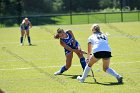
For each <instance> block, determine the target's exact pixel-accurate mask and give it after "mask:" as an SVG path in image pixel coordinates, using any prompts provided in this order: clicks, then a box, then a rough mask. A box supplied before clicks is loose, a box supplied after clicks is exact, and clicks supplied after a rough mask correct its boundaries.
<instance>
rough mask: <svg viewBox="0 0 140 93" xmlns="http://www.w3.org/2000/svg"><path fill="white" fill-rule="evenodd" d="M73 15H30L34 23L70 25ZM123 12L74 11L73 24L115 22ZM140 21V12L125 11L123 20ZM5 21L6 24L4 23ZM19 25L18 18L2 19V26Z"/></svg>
mask: <svg viewBox="0 0 140 93" xmlns="http://www.w3.org/2000/svg"><path fill="white" fill-rule="evenodd" d="M70 18H71V17H70V16H69V15H68V14H64V15H53V16H42V17H29V19H30V21H31V22H32V24H33V25H47V24H57V25H69V24H71V19H70ZM121 21H122V19H121V13H73V15H72V24H90V23H113V22H121ZM134 21H140V13H139V12H124V13H123V22H134ZM2 23H5V24H2ZM5 26H17V19H16V18H13V19H1V22H0V27H5Z"/></svg>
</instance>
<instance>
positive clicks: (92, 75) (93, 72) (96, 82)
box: [82, 50, 97, 83]
mask: <svg viewBox="0 0 140 93" xmlns="http://www.w3.org/2000/svg"><path fill="white" fill-rule="evenodd" d="M82 53H83V54H87V52H85V51H84V50H82ZM90 55H91V56H92V54H90ZM91 74H92V77H93V80H94V82H95V83H97V80H96V78H95V77H94V72H93V70H92V68H91Z"/></svg>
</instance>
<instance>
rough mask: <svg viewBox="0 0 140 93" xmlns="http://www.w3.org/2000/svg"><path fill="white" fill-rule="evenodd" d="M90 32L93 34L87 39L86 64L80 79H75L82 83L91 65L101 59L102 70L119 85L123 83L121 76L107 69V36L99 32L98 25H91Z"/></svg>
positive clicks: (108, 48) (109, 50) (109, 49)
mask: <svg viewBox="0 0 140 93" xmlns="http://www.w3.org/2000/svg"><path fill="white" fill-rule="evenodd" d="M91 30H92V32H93V34H92V35H91V36H90V37H89V38H88V55H87V61H88V64H87V65H86V67H85V70H84V72H83V75H82V77H80V76H78V77H77V79H78V80H79V81H80V82H84V80H85V78H86V77H87V75H88V73H89V71H90V69H91V67H92V65H93V64H95V63H96V62H97V61H98V60H99V59H102V61H103V70H104V71H105V72H107V73H108V74H110V75H112V76H114V77H115V78H116V79H117V80H118V83H119V84H121V83H123V81H122V79H123V78H122V76H121V75H119V74H118V73H117V72H116V71H115V70H113V69H112V68H110V67H109V64H110V58H111V57H112V56H111V48H110V46H109V44H108V38H107V36H106V35H105V34H103V33H102V32H101V31H100V27H99V25H98V24H94V25H92V27H91ZM91 53H93V56H92V57H91V58H90V54H91Z"/></svg>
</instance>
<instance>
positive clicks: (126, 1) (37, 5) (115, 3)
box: [0, 0, 140, 16]
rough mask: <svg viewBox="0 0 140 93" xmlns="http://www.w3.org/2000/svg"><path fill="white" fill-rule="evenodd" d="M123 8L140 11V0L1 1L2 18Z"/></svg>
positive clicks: (0, 12)
mask: <svg viewBox="0 0 140 93" xmlns="http://www.w3.org/2000/svg"><path fill="white" fill-rule="evenodd" d="M121 6H122V8H125V7H126V8H129V9H130V10H134V9H135V10H140V0H0V16H6V15H7V16H8V15H13V16H14V15H26V14H27V15H40V14H49V13H68V12H70V11H72V12H87V11H88V12H90V11H101V10H103V9H106V8H114V9H120V8H121Z"/></svg>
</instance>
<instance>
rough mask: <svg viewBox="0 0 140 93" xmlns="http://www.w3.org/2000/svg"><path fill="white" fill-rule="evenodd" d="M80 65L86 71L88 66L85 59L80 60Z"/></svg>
mask: <svg viewBox="0 0 140 93" xmlns="http://www.w3.org/2000/svg"><path fill="white" fill-rule="evenodd" d="M80 63H81V66H82V68H83V70H84V69H85V66H86V61H85V58H84V57H82V58H80Z"/></svg>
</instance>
